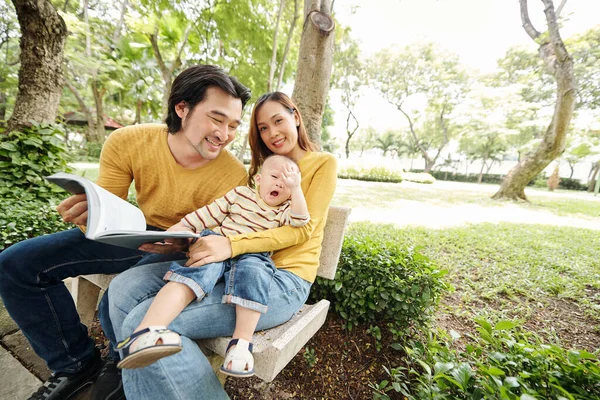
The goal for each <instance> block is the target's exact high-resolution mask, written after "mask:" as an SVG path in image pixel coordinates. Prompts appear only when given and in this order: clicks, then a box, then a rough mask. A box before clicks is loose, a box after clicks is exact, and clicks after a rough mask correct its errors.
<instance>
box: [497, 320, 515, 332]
mask: <svg viewBox="0 0 600 400" xmlns="http://www.w3.org/2000/svg"><path fill="white" fill-rule="evenodd" d="M515 326H517V324H516V323H515V322H513V321H508V320H502V321H498V323H496V325H495V326H494V330H495V331H506V330H510V329H513V328H514V327H515Z"/></svg>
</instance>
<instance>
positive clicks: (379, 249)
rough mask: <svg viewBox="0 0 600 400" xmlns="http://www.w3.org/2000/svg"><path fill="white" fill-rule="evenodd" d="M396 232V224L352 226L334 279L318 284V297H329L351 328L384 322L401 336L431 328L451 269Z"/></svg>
mask: <svg viewBox="0 0 600 400" xmlns="http://www.w3.org/2000/svg"><path fill="white" fill-rule="evenodd" d="M395 236H397V231H396V228H394V227H393V226H391V225H384V226H381V225H374V224H369V223H359V224H353V225H352V226H351V227H350V229H349V230H348V232H347V233H346V237H345V240H344V244H343V247H342V254H341V256H340V262H339V265H338V269H337V273H336V276H335V279H334V280H333V281H332V280H326V279H321V278H317V280H316V282H315V284H314V285H313V291H312V294H311V295H312V297H313V299H322V298H324V297H325V298H327V299H329V300H330V301H331V302H332V304H333V310H334V311H335V312H336V313H337V314H339V315H340V316H341V317H342V318H343V319H344V320H345V322H346V323H345V327H346V328H347V329H349V330H351V329H352V328H353V327H355V326H356V325H359V324H364V325H369V324H372V323H375V322H377V323H379V322H384V323H388V327H389V328H390V331H391V332H392V334H394V336H395V337H399V336H402V335H405V334H408V333H410V332H411V331H412V330H413V329H421V328H424V327H425V326H427V323H428V321H429V317H430V315H431V313H432V311H433V310H434V308H435V306H436V304H437V302H438V300H439V297H440V294H441V291H442V290H443V289H444V288H445V287H446V286H445V284H444V283H443V282H442V280H441V278H442V276H444V275H445V274H446V272H447V271H445V270H440V269H438V268H437V266H435V265H433V263H432V262H431V261H430V260H429V259H428V258H427V257H426V256H424V255H422V254H421V253H420V252H419V251H418V250H417V249H415V248H410V247H405V246H402V245H401V244H398V243H397V242H396V241H395V240H394V237H395Z"/></svg>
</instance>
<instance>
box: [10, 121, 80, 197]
mask: <svg viewBox="0 0 600 400" xmlns="http://www.w3.org/2000/svg"><path fill="white" fill-rule="evenodd" d="M61 135H63V136H64V128H63V127H62V126H60V125H54V124H38V123H33V125H32V126H31V127H29V128H24V129H23V130H22V131H12V132H10V133H8V134H7V135H0V198H14V199H17V198H18V199H21V200H34V199H52V198H55V197H56V196H57V194H58V193H60V192H62V189H60V188H59V187H58V186H56V185H52V184H51V183H49V182H48V181H46V180H45V179H44V176H47V175H52V174H53V173H55V172H59V171H69V170H70V168H69V167H68V166H67V161H68V157H67V152H66V149H65V147H64V146H63V143H62V137H61Z"/></svg>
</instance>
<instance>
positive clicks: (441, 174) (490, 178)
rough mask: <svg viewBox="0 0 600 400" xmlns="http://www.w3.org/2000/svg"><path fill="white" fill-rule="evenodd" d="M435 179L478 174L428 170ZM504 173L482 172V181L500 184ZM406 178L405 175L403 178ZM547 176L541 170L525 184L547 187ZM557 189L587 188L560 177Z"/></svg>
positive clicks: (470, 178)
mask: <svg viewBox="0 0 600 400" xmlns="http://www.w3.org/2000/svg"><path fill="white" fill-rule="evenodd" d="M411 172H423V170H422V169H414V170H412V171H411ZM429 173H430V174H431V175H432V176H433V177H434V178H435V179H437V180H440V181H453V182H470V183H477V178H478V176H479V174H469V175H465V174H459V173H453V172H448V171H430V172H429ZM504 176H505V175H497V174H483V176H482V180H481V182H482V183H492V184H498V185H499V184H501V183H502V180H503V179H504ZM404 179H406V180H409V179H407V178H406V177H405V178H404ZM547 179H548V178H547V177H546V176H545V174H544V173H543V172H542V173H541V174H539V175H537V176H536V177H535V178H533V179H532V180H531V182H529V183H528V184H527V186H533V187H539V188H545V187H547V184H546V180H547ZM558 188H559V189H567V190H587V185H585V184H583V183H581V182H579V181H578V180H577V179H570V178H560V182H559V184H558Z"/></svg>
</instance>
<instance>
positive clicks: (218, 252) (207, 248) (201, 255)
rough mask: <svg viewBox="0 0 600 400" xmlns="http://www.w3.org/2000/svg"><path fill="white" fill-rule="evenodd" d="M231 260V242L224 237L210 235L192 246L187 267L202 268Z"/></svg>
mask: <svg viewBox="0 0 600 400" xmlns="http://www.w3.org/2000/svg"><path fill="white" fill-rule="evenodd" d="M229 258H231V242H230V241H229V239H227V238H226V237H224V236H219V235H209V236H204V237H201V238H200V239H198V241H197V242H196V243H194V244H193V245H191V246H190V252H189V254H188V260H187V262H186V263H185V266H186V267H201V266H203V265H206V264H210V263H213V262H218V261H225V260H227V259H229Z"/></svg>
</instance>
